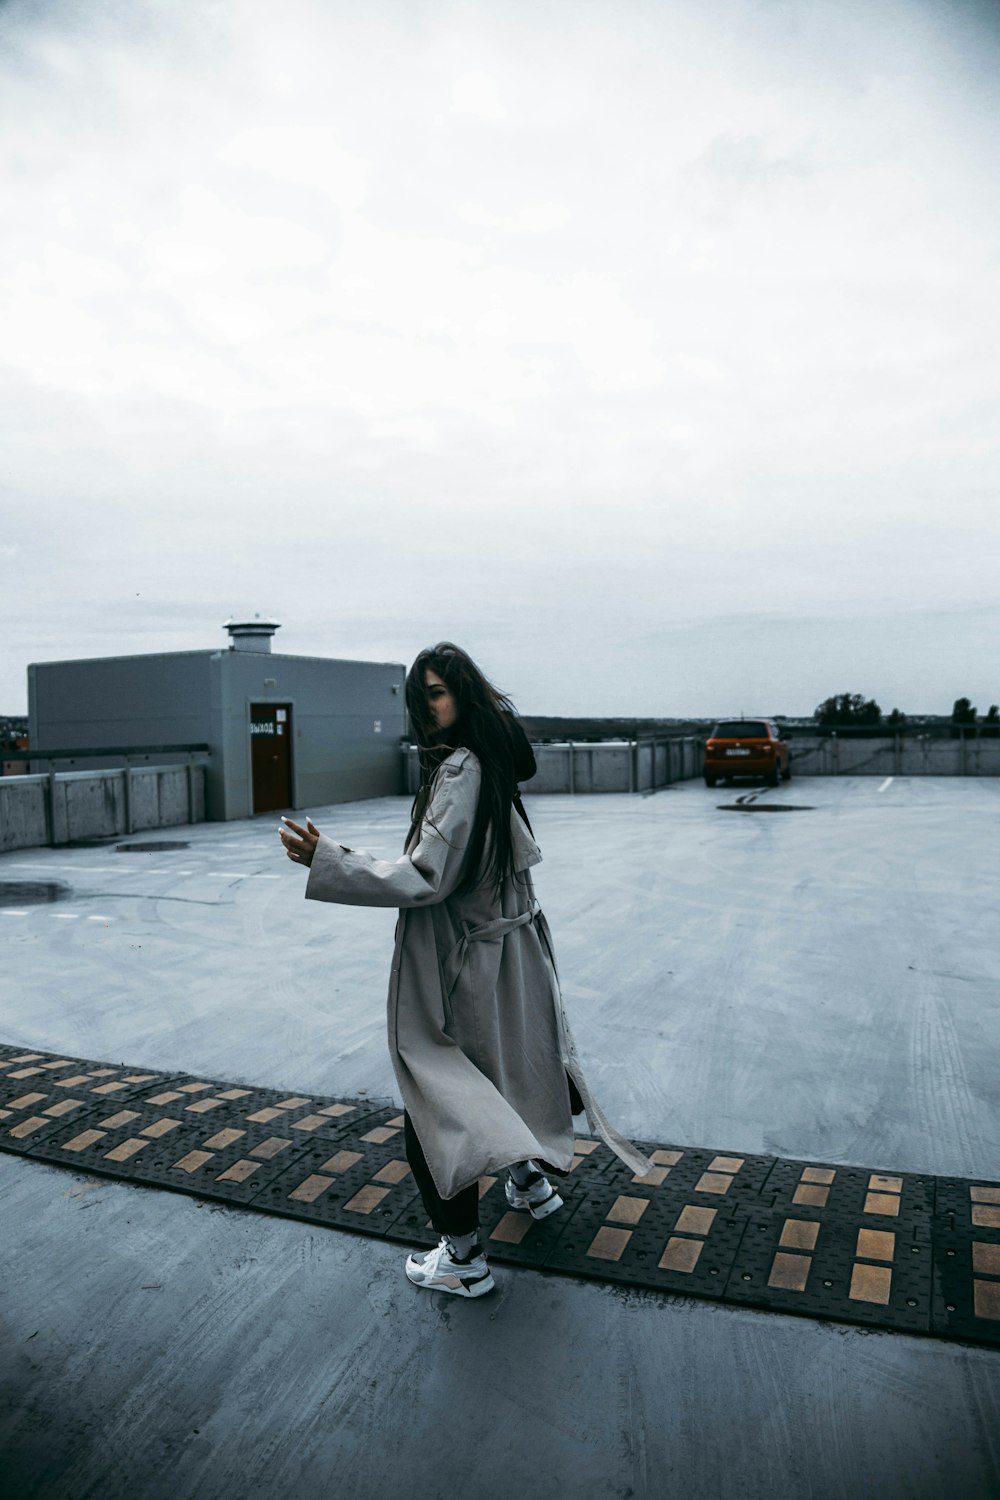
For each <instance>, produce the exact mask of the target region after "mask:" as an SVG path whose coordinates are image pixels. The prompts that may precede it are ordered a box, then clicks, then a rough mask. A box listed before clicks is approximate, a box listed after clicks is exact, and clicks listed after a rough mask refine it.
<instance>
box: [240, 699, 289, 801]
mask: <svg viewBox="0 0 1000 1500" xmlns="http://www.w3.org/2000/svg"><path fill="white" fill-rule="evenodd" d="M250 761H251V765H252V768H253V810H254V812H255V813H265V812H278V811H279V810H281V809H284V808H288V807H291V805H292V709H291V704H288V703H251V705H250Z"/></svg>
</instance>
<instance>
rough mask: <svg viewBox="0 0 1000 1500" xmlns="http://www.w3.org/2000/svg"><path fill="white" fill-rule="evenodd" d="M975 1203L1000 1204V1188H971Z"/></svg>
mask: <svg viewBox="0 0 1000 1500" xmlns="http://www.w3.org/2000/svg"><path fill="white" fill-rule="evenodd" d="M969 1197H970V1198H971V1199H972V1201H973V1203H1000V1187H970V1189H969Z"/></svg>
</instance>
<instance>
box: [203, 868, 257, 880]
mask: <svg viewBox="0 0 1000 1500" xmlns="http://www.w3.org/2000/svg"><path fill="white" fill-rule="evenodd" d="M205 874H206V875H211V876H216V875H221V876H224V877H225V879H226V880H246V878H247V872H246V870H206V871H205Z"/></svg>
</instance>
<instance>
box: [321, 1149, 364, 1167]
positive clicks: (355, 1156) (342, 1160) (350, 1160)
mask: <svg viewBox="0 0 1000 1500" xmlns="http://www.w3.org/2000/svg"><path fill="white" fill-rule="evenodd" d="M360 1160H361V1152H360V1151H338V1152H337V1154H336V1156H331V1157H330V1159H329V1161H325V1162H324V1163H323V1165H322V1166H321V1167H320V1171H321V1172H346V1171H348V1170H349V1169H350V1168H351V1167H353V1166H354V1165H355V1164H356V1163H357V1162H359V1161H360Z"/></svg>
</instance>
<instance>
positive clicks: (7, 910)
mask: <svg viewBox="0 0 1000 1500" xmlns="http://www.w3.org/2000/svg"><path fill="white" fill-rule="evenodd" d="M27 915H28V913H27V912H26V911H11V909H10V907H5V908H4V910H3V911H0V917H26V916H27Z"/></svg>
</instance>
